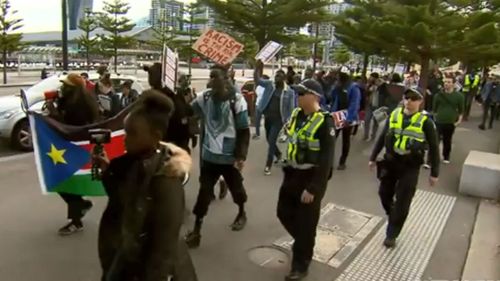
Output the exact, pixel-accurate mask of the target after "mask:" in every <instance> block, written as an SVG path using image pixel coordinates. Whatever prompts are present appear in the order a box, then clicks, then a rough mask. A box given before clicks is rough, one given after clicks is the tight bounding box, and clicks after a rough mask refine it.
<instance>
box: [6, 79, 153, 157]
mask: <svg viewBox="0 0 500 281" xmlns="http://www.w3.org/2000/svg"><path fill="white" fill-rule="evenodd" d="M64 77H65V75H64V74H60V75H53V76H50V77H49V78H47V79H44V80H42V81H40V82H39V83H37V84H35V85H33V86H32V87H31V88H28V89H27V90H21V91H25V94H26V98H27V101H28V105H29V107H30V109H31V110H35V111H36V110H41V108H42V106H43V104H44V102H45V100H44V92H47V91H53V90H57V89H59V88H60V87H61V85H62V83H61V82H60V80H61V79H63V78H64ZM89 80H90V81H93V82H96V81H97V80H98V75H97V74H90V77H89ZM126 80H131V81H133V84H132V89H134V90H136V91H137V92H138V93H141V92H142V91H143V90H144V89H143V87H142V84H141V83H140V81H138V80H137V78H136V77H134V76H128V75H118V74H111V81H112V83H113V87H114V89H115V92H116V93H120V91H121V89H120V85H121V84H122V83H123V82H125V81H126ZM0 138H3V139H8V140H10V144H11V145H12V147H13V148H15V149H17V150H22V151H31V150H33V143H32V140H31V131H30V128H29V122H28V118H27V116H26V113H25V112H24V111H23V110H22V107H21V98H20V94H17V95H12V96H5V97H0Z"/></svg>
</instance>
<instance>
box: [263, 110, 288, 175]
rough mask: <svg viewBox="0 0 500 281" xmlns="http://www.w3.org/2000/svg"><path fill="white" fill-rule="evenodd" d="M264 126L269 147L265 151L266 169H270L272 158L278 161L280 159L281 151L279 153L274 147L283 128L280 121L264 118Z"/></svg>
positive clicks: (276, 147)
mask: <svg viewBox="0 0 500 281" xmlns="http://www.w3.org/2000/svg"><path fill="white" fill-rule="evenodd" d="M264 126H265V128H266V139H267V143H268V145H269V147H268V149H267V160H266V167H271V165H272V164H273V159H274V157H276V158H278V159H279V158H281V151H279V149H278V146H276V142H277V141H278V136H279V133H280V131H281V128H282V127H283V122H282V121H281V119H277V118H267V117H266V119H265V124H264Z"/></svg>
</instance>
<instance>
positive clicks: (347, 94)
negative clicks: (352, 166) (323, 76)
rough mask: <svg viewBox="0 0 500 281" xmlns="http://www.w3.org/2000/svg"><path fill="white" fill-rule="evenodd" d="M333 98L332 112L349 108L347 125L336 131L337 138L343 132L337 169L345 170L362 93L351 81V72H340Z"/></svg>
mask: <svg viewBox="0 0 500 281" xmlns="http://www.w3.org/2000/svg"><path fill="white" fill-rule="evenodd" d="M332 98H333V105H332V112H336V111H341V110H347V116H346V120H345V125H344V126H343V127H342V128H338V130H337V133H336V137H337V138H338V136H339V135H340V133H342V154H341V156H340V160H339V165H338V167H337V169H338V170H345V169H346V161H347V157H348V156H349V149H350V146H351V134H352V129H353V125H354V123H355V122H356V121H357V120H358V112H359V105H360V98H361V93H360V91H359V87H358V86H357V85H355V84H354V83H352V82H351V80H350V77H349V74H347V73H345V72H340V73H339V80H338V83H337V85H336V87H335V89H334V90H333V93H332Z"/></svg>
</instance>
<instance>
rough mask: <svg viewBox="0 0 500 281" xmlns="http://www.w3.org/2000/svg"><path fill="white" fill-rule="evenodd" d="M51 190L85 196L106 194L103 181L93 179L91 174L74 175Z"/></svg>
mask: <svg viewBox="0 0 500 281" xmlns="http://www.w3.org/2000/svg"><path fill="white" fill-rule="evenodd" d="M51 192H65V193H71V194H78V195H84V196H106V195H107V194H106V191H105V190H104V186H103V185H102V183H101V181H96V180H92V176H91V175H90V174H77V175H73V176H71V177H70V178H68V179H67V180H65V181H63V182H62V183H60V184H59V185H57V186H56V187H55V188H54V189H52V191H51Z"/></svg>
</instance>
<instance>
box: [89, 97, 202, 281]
mask: <svg viewBox="0 0 500 281" xmlns="http://www.w3.org/2000/svg"><path fill="white" fill-rule="evenodd" d="M173 110H174V108H173V104H172V101H171V100H169V99H168V98H167V97H165V96H164V95H163V94H162V93H160V92H157V91H155V90H149V91H147V92H145V93H143V95H142V96H141V99H140V100H139V101H138V103H136V104H135V106H134V108H133V109H132V111H131V112H130V113H129V115H128V116H127V118H126V119H125V135H126V138H125V147H126V153H125V154H124V155H122V156H120V157H118V158H115V159H113V160H111V162H110V161H109V160H108V159H107V156H106V155H105V154H103V155H95V154H94V156H93V157H94V159H95V160H96V161H97V163H98V164H99V166H100V168H101V169H102V170H103V177H102V182H103V185H104V188H105V190H106V193H107V194H108V204H107V207H106V209H105V210H104V213H103V215H102V218H101V223H100V225H99V259H100V262H101V267H102V280H106V281H133V280H158V281H159V280H176V281H177V280H183V281H184V280H185V281H195V280H197V277H196V273H195V270H194V266H193V264H192V262H191V258H190V256H189V252H188V251H187V247H186V244H185V243H184V241H182V240H181V239H180V237H179V233H180V229H181V226H182V221H183V217H184V204H185V199H184V188H183V186H182V181H183V179H184V176H185V174H186V173H188V172H189V169H190V167H191V158H190V157H189V155H188V154H187V152H186V151H184V150H183V149H181V148H179V147H177V146H175V145H172V144H167V143H161V142H160V141H161V140H162V139H163V138H164V136H163V134H164V132H165V127H166V126H168V122H169V119H170V116H171V115H172V112H173Z"/></svg>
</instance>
